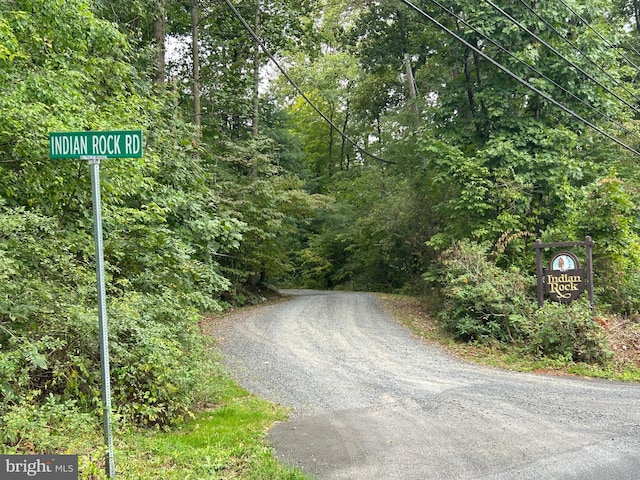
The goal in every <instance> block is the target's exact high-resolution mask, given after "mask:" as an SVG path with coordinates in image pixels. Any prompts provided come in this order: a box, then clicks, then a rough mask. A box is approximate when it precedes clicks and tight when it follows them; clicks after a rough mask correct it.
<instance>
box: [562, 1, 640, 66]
mask: <svg viewBox="0 0 640 480" xmlns="http://www.w3.org/2000/svg"><path fill="white" fill-rule="evenodd" d="M558 1H559V2H560V3H561V4H562V5H564V6H565V8H566V9H567V10H569V11H570V12H571V13H572V14H573V15H574V16H575V17H576V18H577V19H578V20H580V21H581V22H582V23H583V24H584V26H585V27H587V28H588V29H589V30H591V31H592V32H593V33H595V34H596V36H597V37H598V38H599V39H600V40H602V41H603V42H604V43H605V44H606V45H607V46H608V47H609V48H615V49H618V50H621V49H620V48H619V47H617V46H616V45H614V44H613V43H611V42H610V41H609V40H607V39H606V38H605V37H604V36H603V35H602V34H601V33H600V32H599V31H598V30H596V29H595V28H593V27H592V26H591V24H590V23H589V22H588V21H587V20H585V19H584V18H583V17H582V16H581V15H580V14H579V13H578V12H577V11H576V10H575V9H573V8H572V7H571V5H569V4H568V3H566V2H565V1H564V0H558ZM605 20H606V17H605ZM607 23H609V25H611V23H610V22H608V21H607ZM629 48H630V49H631V50H632V51H633V52H634V53H635V54H636V55H640V52H638V50H636V49H635V48H633V46H631V45H630V46H629ZM620 56H621V57H622V58H624V60H625V61H626V62H627V63H628V64H629V65H630V66H632V67H633V68H635V69H636V70H638V71H639V72H640V67H639V66H638V65H636V64H635V62H634V61H633V60H631V59H630V58H629V57H628V56H627V55H626V54H625V53H624V52H623V51H622V50H621V51H620Z"/></svg>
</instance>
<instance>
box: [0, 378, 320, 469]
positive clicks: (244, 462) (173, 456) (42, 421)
mask: <svg viewBox="0 0 640 480" xmlns="http://www.w3.org/2000/svg"><path fill="white" fill-rule="evenodd" d="M211 383H213V384H215V388H216V392H215V398H216V399H217V401H218V402H219V404H218V405H215V406H211V407H210V408H207V409H203V410H201V411H199V412H197V413H195V414H194V416H193V418H191V419H190V420H188V421H186V422H184V423H182V424H180V425H179V426H176V427H175V428H171V429H167V430H160V429H156V430H154V429H135V428H132V427H130V426H129V427H126V426H123V425H119V426H118V422H117V421H116V422H114V429H113V430H114V433H113V437H114V450H115V465H116V477H117V478H118V479H119V480H188V479H192V480H213V479H216V480H225V479H248V480H304V479H306V478H308V477H305V476H304V475H303V474H302V473H301V472H299V471H298V470H295V469H292V468H289V467H286V466H283V465H281V464H280V463H278V461H277V459H276V458H275V456H274V454H273V450H272V449H271V447H270V446H269V445H268V442H267V440H266V432H267V430H268V429H269V427H271V425H273V424H274V423H275V422H278V421H283V420H286V418H287V416H288V413H289V412H288V411H287V410H286V409H285V408H283V407H281V406H278V405H275V404H273V403H271V402H268V401H266V400H262V399H260V398H258V397H256V396H254V395H251V394H249V393H248V392H246V391H245V390H243V389H241V388H239V387H238V386H237V385H236V384H235V383H234V382H233V381H232V380H231V379H230V378H229V377H228V376H227V375H226V374H224V373H222V372H220V373H218V374H216V378H215V380H214V381H213V382H211ZM8 420H9V421H10V422H12V423H11V424H12V425H14V426H15V427H16V431H19V432H21V434H20V438H19V439H17V440H18V441H17V442H15V444H14V446H12V447H10V446H7V445H2V444H0V453H2V454H14V453H20V454H25V453H43V452H47V453H59V454H77V455H79V478H80V479H82V480H103V479H105V478H106V475H105V473H104V458H105V453H106V447H104V440H103V437H102V426H101V423H100V422H101V420H100V419H98V418H96V417H94V416H92V415H90V414H86V413H81V412H79V411H78V410H77V409H76V408H75V407H73V406H68V405H67V406H65V405H60V404H55V403H52V406H51V407H50V408H37V409H35V408H30V407H28V405H25V406H24V407H23V408H18V409H16V410H15V411H14V412H13V413H12V415H11V416H10V418H8Z"/></svg>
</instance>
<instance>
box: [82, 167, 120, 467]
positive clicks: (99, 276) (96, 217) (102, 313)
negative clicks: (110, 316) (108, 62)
mask: <svg viewBox="0 0 640 480" xmlns="http://www.w3.org/2000/svg"><path fill="white" fill-rule="evenodd" d="M103 158H106V157H83V160H88V161H89V168H90V169H91V196H92V203H93V239H94V242H95V245H96V285H97V289H98V324H99V327H100V373H101V376H102V402H103V425H104V441H105V444H106V445H107V449H108V452H107V458H106V461H105V469H106V472H107V476H108V477H109V478H115V476H116V468H115V461H114V456H113V435H112V433H111V378H110V375H109V372H110V370H109V333H108V332H109V331H108V328H107V293H106V288H105V280H104V247H103V243H102V201H101V198H100V160H101V159H103Z"/></svg>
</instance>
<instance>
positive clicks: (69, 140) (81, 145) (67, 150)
mask: <svg viewBox="0 0 640 480" xmlns="http://www.w3.org/2000/svg"><path fill="white" fill-rule="evenodd" d="M49 157H50V158H85V157H101V158H140V157H142V131H141V130H123V131H115V132H51V133H49Z"/></svg>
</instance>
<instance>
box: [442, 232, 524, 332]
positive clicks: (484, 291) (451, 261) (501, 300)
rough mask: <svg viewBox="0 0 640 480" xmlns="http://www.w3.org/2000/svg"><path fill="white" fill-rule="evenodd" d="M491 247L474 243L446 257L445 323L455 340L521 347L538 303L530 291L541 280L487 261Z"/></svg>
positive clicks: (456, 246)
mask: <svg viewBox="0 0 640 480" xmlns="http://www.w3.org/2000/svg"><path fill="white" fill-rule="evenodd" d="M488 250H489V246H488V245H487V244H476V243H473V242H471V241H468V240H464V241H461V242H459V243H455V244H454V245H453V246H452V247H451V248H449V249H448V250H446V251H444V252H443V253H442V255H441V256H440V262H441V266H442V269H441V272H440V275H439V281H440V285H441V289H442V293H443V294H444V297H445V305H444V310H443V311H442V312H441V318H442V319H443V322H444V325H445V327H446V328H448V329H449V330H450V331H451V332H452V333H453V335H454V336H455V338H457V339H460V340H465V341H474V340H475V341H483V340H488V339H496V340H499V341H509V342H517V341H520V340H523V339H525V338H526V337H527V336H528V334H529V321H528V317H530V315H531V314H532V313H533V309H534V303H533V301H532V300H531V298H530V297H529V296H528V295H527V291H528V290H529V289H531V288H532V287H533V286H534V285H535V278H533V277H528V276H526V275H524V274H522V273H521V272H520V271H518V270H517V269H512V270H503V269H501V268H499V267H498V266H497V265H496V264H495V263H493V262H492V261H490V260H489V259H488V257H487V252H488Z"/></svg>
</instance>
